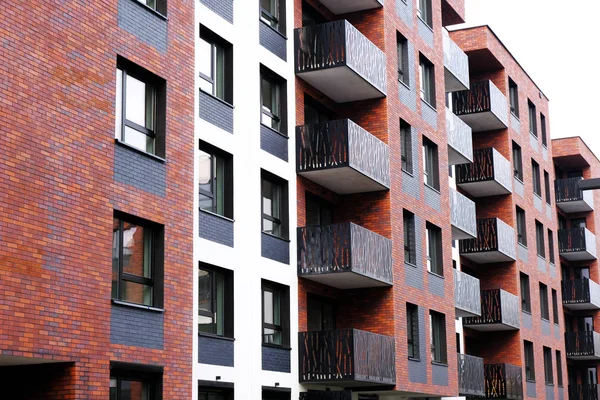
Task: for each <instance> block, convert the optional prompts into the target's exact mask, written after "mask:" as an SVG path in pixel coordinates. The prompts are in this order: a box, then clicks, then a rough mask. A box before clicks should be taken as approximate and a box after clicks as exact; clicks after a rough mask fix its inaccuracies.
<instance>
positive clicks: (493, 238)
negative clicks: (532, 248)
mask: <svg viewBox="0 0 600 400" xmlns="http://www.w3.org/2000/svg"><path fill="white" fill-rule="evenodd" d="M459 250H460V255H461V256H463V257H465V258H467V259H469V260H471V261H473V262H476V263H478V264H489V263H497V262H507V261H515V260H516V259H517V254H516V253H517V250H516V243H515V230H514V229H513V228H512V227H511V226H510V225H508V224H507V223H505V222H504V221H502V220H501V219H499V218H487V219H479V220H477V238H476V239H464V240H461V241H460V242H459Z"/></svg>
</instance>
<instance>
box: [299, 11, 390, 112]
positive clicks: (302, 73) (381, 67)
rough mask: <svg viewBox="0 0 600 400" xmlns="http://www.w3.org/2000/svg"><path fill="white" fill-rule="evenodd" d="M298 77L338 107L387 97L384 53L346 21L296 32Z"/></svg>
mask: <svg viewBox="0 0 600 400" xmlns="http://www.w3.org/2000/svg"><path fill="white" fill-rule="evenodd" d="M294 49H295V52H294V62H295V70H296V75H297V76H298V77H300V78H301V79H302V80H304V81H306V82H308V83H309V84H311V85H312V86H313V87H315V88H316V89H317V90H319V91H320V92H322V93H323V94H325V95H326V96H327V97H329V98H330V99H332V100H334V101H336V102H338V103H346V102H350V101H358V100H367V99H376V98H380V97H385V94H386V90H387V86H386V68H385V67H386V57H385V54H384V53H383V51H381V50H380V49H379V48H378V47H377V46H375V45H374V44H373V43H372V42H371V41H370V40H369V39H367V38H366V37H365V36H364V35H363V34H362V33H360V32H359V31H358V29H356V28H355V27H354V26H352V24H350V23H349V22H348V21H346V20H341V21H335V22H328V23H326V24H318V25H312V26H305V27H302V28H297V29H295V30H294Z"/></svg>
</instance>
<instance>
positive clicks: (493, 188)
mask: <svg viewBox="0 0 600 400" xmlns="http://www.w3.org/2000/svg"><path fill="white" fill-rule="evenodd" d="M512 184H513V170H512V167H511V165H510V161H508V160H507V159H506V158H505V157H504V156H503V155H502V154H500V153H499V152H498V150H496V149H494V148H493V147H489V148H487V149H479V150H475V151H474V152H473V162H472V163H471V164H462V165H457V166H456V185H457V186H458V187H460V188H461V189H463V190H465V191H466V192H468V193H469V194H470V195H471V196H473V197H487V196H498V195H504V194H510V193H512Z"/></svg>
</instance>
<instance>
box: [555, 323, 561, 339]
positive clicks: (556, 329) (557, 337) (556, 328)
mask: <svg viewBox="0 0 600 400" xmlns="http://www.w3.org/2000/svg"><path fill="white" fill-rule="evenodd" d="M554 338H556V339H560V338H561V334H560V327H559V326H558V325H556V324H554Z"/></svg>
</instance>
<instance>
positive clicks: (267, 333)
mask: <svg viewBox="0 0 600 400" xmlns="http://www.w3.org/2000/svg"><path fill="white" fill-rule="evenodd" d="M263 341H264V343H270V344H277V345H282V344H283V341H282V336H281V332H280V331H276V330H274V329H269V328H265V329H264V337H263Z"/></svg>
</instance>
